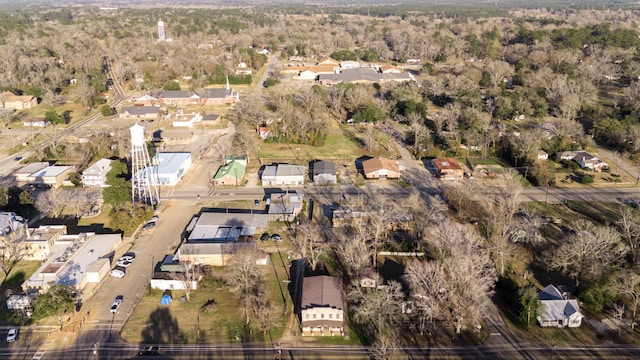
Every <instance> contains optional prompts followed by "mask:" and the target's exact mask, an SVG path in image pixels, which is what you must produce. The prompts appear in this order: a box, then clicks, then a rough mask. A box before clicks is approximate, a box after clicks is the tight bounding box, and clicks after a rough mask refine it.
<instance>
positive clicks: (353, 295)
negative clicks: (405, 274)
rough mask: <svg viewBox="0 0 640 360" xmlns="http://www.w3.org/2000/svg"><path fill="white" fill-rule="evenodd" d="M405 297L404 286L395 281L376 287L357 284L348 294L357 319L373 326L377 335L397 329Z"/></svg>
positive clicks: (361, 322) (373, 331)
mask: <svg viewBox="0 0 640 360" xmlns="http://www.w3.org/2000/svg"><path fill="white" fill-rule="evenodd" d="M403 297H404V294H403V293H402V287H401V286H400V283H398V282H395V281H391V282H390V283H389V284H387V285H385V286H378V287H375V288H363V287H360V286H355V287H353V288H352V289H351V290H350V291H349V293H348V294H347V299H348V300H349V303H350V304H352V308H353V311H354V317H355V319H356V320H357V321H358V322H359V323H360V324H363V325H364V326H368V327H372V329H371V330H372V331H371V332H372V333H375V334H376V336H379V335H380V334H382V333H390V332H396V331H397V328H398V325H399V322H400V316H401V314H402V309H401V307H402V300H403Z"/></svg>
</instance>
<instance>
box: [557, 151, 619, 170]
mask: <svg viewBox="0 0 640 360" xmlns="http://www.w3.org/2000/svg"><path fill="white" fill-rule="evenodd" d="M556 157H557V158H559V159H560V160H573V161H575V162H577V163H578V164H579V165H580V167H581V168H583V169H590V170H593V171H597V172H601V171H602V170H604V169H606V168H608V167H609V164H607V163H606V162H604V161H602V160H600V159H598V158H597V157H595V156H593V155H591V154H590V153H588V152H586V151H562V152H559V153H556Z"/></svg>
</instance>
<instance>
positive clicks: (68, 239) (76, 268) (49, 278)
mask: <svg viewBox="0 0 640 360" xmlns="http://www.w3.org/2000/svg"><path fill="white" fill-rule="evenodd" d="M121 242H122V235H120V234H98V235H96V234H95V233H91V232H90V233H80V234H75V235H62V236H60V237H59V238H58V239H57V240H56V242H55V244H54V246H53V248H52V249H51V256H50V257H49V259H47V261H45V262H44V264H42V266H40V268H39V269H38V270H36V272H35V273H33V275H31V277H29V279H27V280H26V281H25V282H24V283H22V289H23V290H25V291H34V290H35V291H47V289H49V287H51V285H55V284H62V285H66V286H72V287H74V288H76V289H78V290H81V289H83V288H84V287H85V286H86V285H87V284H88V283H95V282H98V281H100V280H101V279H102V278H104V276H106V275H107V274H108V273H109V269H110V267H111V264H110V261H109V257H108V256H106V255H108V254H109V253H111V252H113V251H114V250H115V249H116V248H117V247H118V246H119V245H120V243H121ZM105 260H106V261H105Z"/></svg>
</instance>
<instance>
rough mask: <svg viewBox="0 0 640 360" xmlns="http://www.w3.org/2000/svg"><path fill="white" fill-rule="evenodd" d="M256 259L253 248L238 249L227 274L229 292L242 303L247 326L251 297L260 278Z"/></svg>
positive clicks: (255, 252) (252, 298)
mask: <svg viewBox="0 0 640 360" xmlns="http://www.w3.org/2000/svg"><path fill="white" fill-rule="evenodd" d="M257 259H258V252H257V250H256V249H255V248H248V247H243V248H240V249H238V251H237V252H236V253H235V255H234V256H233V259H232V260H231V261H230V263H229V266H228V272H227V274H228V279H227V281H228V284H229V285H230V286H231V287H230V290H231V292H232V293H234V294H235V295H236V296H237V297H238V299H239V300H240V302H241V303H242V307H243V309H244V316H245V321H246V323H247V324H248V323H249V316H250V314H251V308H252V306H253V301H254V300H255V297H254V296H253V295H254V294H255V293H256V287H257V286H259V283H260V282H261V278H262V272H261V271H260V268H259V267H258V265H257V264H256V260H257Z"/></svg>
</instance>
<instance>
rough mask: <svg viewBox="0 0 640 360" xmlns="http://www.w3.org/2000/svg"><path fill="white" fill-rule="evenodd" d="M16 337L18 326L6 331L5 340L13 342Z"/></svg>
mask: <svg viewBox="0 0 640 360" xmlns="http://www.w3.org/2000/svg"><path fill="white" fill-rule="evenodd" d="M17 338H18V328H11V329H9V332H8V333H7V342H14V341H16V339H17Z"/></svg>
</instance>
